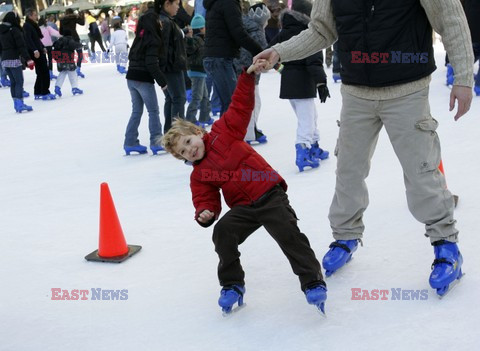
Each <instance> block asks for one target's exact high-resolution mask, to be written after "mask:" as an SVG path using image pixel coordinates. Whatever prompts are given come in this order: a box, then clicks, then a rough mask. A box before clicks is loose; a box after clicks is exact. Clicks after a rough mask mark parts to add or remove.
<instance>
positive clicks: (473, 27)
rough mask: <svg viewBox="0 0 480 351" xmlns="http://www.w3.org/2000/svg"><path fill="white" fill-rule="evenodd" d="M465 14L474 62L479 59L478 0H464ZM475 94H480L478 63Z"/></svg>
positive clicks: (479, 5) (479, 16)
mask: <svg viewBox="0 0 480 351" xmlns="http://www.w3.org/2000/svg"><path fill="white" fill-rule="evenodd" d="M464 8H465V15H466V16H467V20H468V25H469V27H470V34H471V35H472V44H473V53H474V55H475V62H477V61H478V60H480V0H465V2H464ZM474 90H475V94H476V95H477V96H480V65H479V67H478V73H477V76H476V79H475V87H474Z"/></svg>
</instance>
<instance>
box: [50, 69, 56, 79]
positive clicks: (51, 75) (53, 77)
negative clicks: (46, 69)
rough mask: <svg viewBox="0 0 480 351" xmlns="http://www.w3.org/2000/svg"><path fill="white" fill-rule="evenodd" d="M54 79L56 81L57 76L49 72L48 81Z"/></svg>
mask: <svg viewBox="0 0 480 351" xmlns="http://www.w3.org/2000/svg"><path fill="white" fill-rule="evenodd" d="M54 79H57V76H56V75H55V74H53V72H52V71H50V80H54Z"/></svg>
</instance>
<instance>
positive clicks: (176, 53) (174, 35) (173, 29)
mask: <svg viewBox="0 0 480 351" xmlns="http://www.w3.org/2000/svg"><path fill="white" fill-rule="evenodd" d="M160 20H161V21H162V40H163V52H164V53H165V55H163V56H161V57H160V68H161V69H162V71H164V72H166V73H172V72H181V71H185V70H186V69H187V53H186V52H185V43H184V40H183V33H182V30H181V29H180V27H179V26H178V25H177V24H176V23H175V22H174V20H173V18H172V17H170V16H169V15H168V14H167V13H166V12H164V11H160Z"/></svg>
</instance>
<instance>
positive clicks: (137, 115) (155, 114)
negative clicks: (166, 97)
mask: <svg viewBox="0 0 480 351" xmlns="http://www.w3.org/2000/svg"><path fill="white" fill-rule="evenodd" d="M127 86H128V90H130V96H131V97H132V115H131V116H130V120H129V121H128V125H127V130H126V132H125V142H124V144H123V145H124V146H135V145H138V144H139V143H140V142H139V140H138V126H139V125H140V120H141V118H142V114H143V105H145V106H146V107H147V111H148V128H149V130H150V145H159V144H160V138H161V137H162V125H161V124H160V110H159V108H158V100H157V93H156V91H155V85H154V84H152V83H147V82H139V81H136V80H131V79H127Z"/></svg>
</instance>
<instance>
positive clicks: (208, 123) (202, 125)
mask: <svg viewBox="0 0 480 351" xmlns="http://www.w3.org/2000/svg"><path fill="white" fill-rule="evenodd" d="M213 122H215V120H214V119H213V118H212V117H210V119H209V120H208V121H206V122H202V121H198V122H195V124H196V125H197V126H199V127H202V128H206V127H208V126H211V125H212V124H213Z"/></svg>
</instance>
